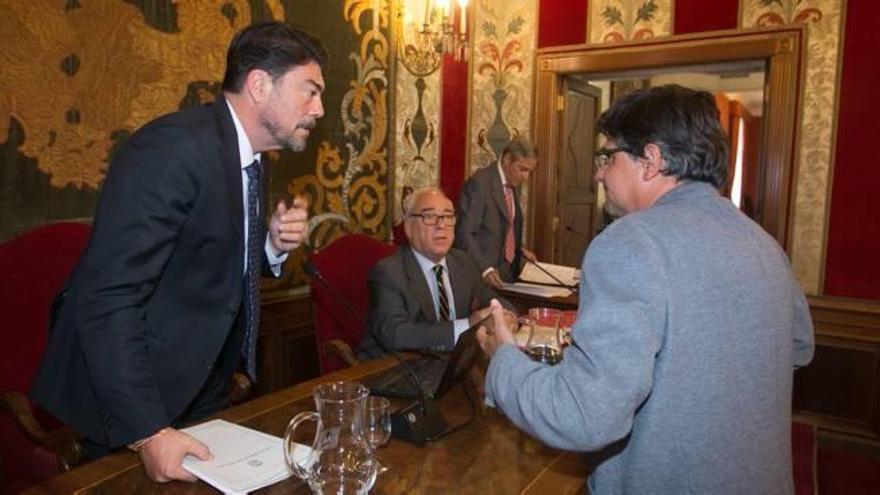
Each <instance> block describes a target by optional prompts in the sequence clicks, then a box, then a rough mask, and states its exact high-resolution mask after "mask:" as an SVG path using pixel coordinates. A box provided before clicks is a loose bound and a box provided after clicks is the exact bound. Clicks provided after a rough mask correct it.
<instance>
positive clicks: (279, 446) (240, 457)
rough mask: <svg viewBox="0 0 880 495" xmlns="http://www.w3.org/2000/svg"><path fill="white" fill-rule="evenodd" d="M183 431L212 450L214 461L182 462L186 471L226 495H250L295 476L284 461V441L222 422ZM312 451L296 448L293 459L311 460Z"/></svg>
mask: <svg viewBox="0 0 880 495" xmlns="http://www.w3.org/2000/svg"><path fill="white" fill-rule="evenodd" d="M182 431H185V432H186V433H188V434H190V435H192V436H193V437H195V438H196V439H197V440H199V441H200V442H202V443H204V444H205V445H207V446H208V448H209V449H211V453H212V454H214V459H213V460H211V461H202V460H199V459H197V458H195V457H193V456H186V457H185V458H184V459H183V468H184V469H186V470H187V471H189V472H191V473H192V474H194V475H196V476H198V477H199V478H200V479H201V480H203V481H204V482H205V483H208V484H209V485H211V486H213V487H214V488H217V489H218V490H220V491H222V492H223V493H233V494H238V493H248V492H251V491H254V490H258V489H260V488H263V487H265V486H269V485H271V484H273V483H277V482H279V481H281V480H283V479H286V478H288V477H289V476H290V475H291V474H292V473H291V471H290V468H288V467H287V463H286V462H285V461H284V449H283V441H282V440H281V439H280V438H278V437H275V436H272V435H268V434H266V433H263V432H261V431H257V430H252V429H250V428H246V427H244V426H240V425H237V424H234V423H230V422H228V421H224V420H222V419H215V420H212V421H208V422H207V423H202V424H200V425H196V426H192V427H190V428H185V429H183V430H182ZM310 451H311V449H310V448H309V447H306V446H305V445H296V447H295V449H294V457H296V458H299V457H300V456H302V457H308V455H309V452H310Z"/></svg>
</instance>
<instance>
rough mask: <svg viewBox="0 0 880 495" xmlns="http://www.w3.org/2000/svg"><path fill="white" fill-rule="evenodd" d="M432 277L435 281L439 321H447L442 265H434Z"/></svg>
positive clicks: (447, 312)
mask: <svg viewBox="0 0 880 495" xmlns="http://www.w3.org/2000/svg"><path fill="white" fill-rule="evenodd" d="M434 277H435V278H436V279H437V301H438V303H439V304H438V306H439V310H440V311H439V313H440V321H449V296H448V295H447V294H446V283H445V282H443V265H434Z"/></svg>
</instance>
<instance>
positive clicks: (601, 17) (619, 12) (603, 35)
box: [587, 0, 675, 43]
mask: <svg viewBox="0 0 880 495" xmlns="http://www.w3.org/2000/svg"><path fill="white" fill-rule="evenodd" d="M673 5H674V3H673V0H590V2H589V4H588V5H587V15H588V16H589V20H588V21H587V24H588V27H587V40H588V42H589V43H619V42H621V41H633V40H643V39H648V38H653V37H655V36H668V35H670V34H672V32H673V29H672V20H673V19H674V18H675V17H674V16H673V10H672V9H673Z"/></svg>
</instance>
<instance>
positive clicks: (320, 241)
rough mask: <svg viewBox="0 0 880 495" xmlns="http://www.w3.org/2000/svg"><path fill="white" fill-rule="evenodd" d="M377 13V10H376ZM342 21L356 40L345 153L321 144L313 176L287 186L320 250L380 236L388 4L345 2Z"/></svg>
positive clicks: (344, 109) (346, 102)
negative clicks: (357, 236)
mask: <svg viewBox="0 0 880 495" xmlns="http://www.w3.org/2000/svg"><path fill="white" fill-rule="evenodd" d="M377 9H378V10H377ZM342 15H343V17H344V19H345V20H346V22H348V23H350V25H351V27H352V30H353V31H354V33H355V34H356V35H357V36H359V45H358V46H357V49H356V51H354V52H352V53H351V54H350V55H349V59H350V60H351V61H352V62H353V63H354V65H355V66H356V76H355V79H353V80H352V81H351V82H350V84H351V86H350V88H349V90H348V91H347V92H346V93H345V96H344V97H343V100H342V106H341V108H340V113H341V117H342V124H343V136H344V142H343V145H342V146H343V147H344V149H340V147H339V146H337V145H336V144H334V143H331V142H328V141H324V142H322V143H321V144H320V147H319V153H318V160H317V163H316V173H315V176H311V175H305V176H301V177H297V178H295V179H293V180H292V181H291V183H290V184H289V185H288V187H287V190H288V192H289V193H290V194H292V195H296V194H303V195H305V196H306V197H308V198H309V202H310V204H311V205H312V211H314V212H316V213H317V214H316V215H314V216H313V217H312V218H311V219H310V220H309V232H310V236H309V241H310V244H311V245H312V246H313V247H321V246H324V245H327V244H328V243H330V242H332V240H333V239H335V238H336V237H338V236H339V235H341V234H343V233H345V232H346V231H362V232H365V233H368V234H372V235H377V236H382V235H383V231H384V219H385V212H386V211H387V204H386V203H387V202H386V189H385V187H386V181H387V176H388V154H387V146H386V139H387V130H388V108H387V101H388V94H387V91H388V90H387V88H388V72H387V71H388V60H389V52H388V50H389V46H388V38H387V36H385V33H384V32H383V31H382V28H383V27H384V28H386V29H387V28H388V11H387V3H384V2H376V1H375V0H346V1H345V3H344V5H343V9H342Z"/></svg>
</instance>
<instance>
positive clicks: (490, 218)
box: [455, 136, 538, 289]
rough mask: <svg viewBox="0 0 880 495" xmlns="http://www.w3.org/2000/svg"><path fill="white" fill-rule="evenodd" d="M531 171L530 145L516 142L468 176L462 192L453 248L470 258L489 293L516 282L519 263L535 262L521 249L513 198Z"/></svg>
mask: <svg viewBox="0 0 880 495" xmlns="http://www.w3.org/2000/svg"><path fill="white" fill-rule="evenodd" d="M537 166H538V157H537V152H536V150H535V145H534V144H532V142H531V141H530V140H529V139H527V138H525V137H523V136H517V137H515V138H513V139H511V140H510V142H509V143H507V146H505V147H504V150H503V151H502V152H501V157H500V158H499V159H498V161H497V162H496V163H494V164H491V165H488V166H485V167H483V168H481V169H479V170H477V171H476V172H474V174H473V175H472V176H471V177H470V178H469V179H468V180H467V182H465V183H464V186H463V188H462V191H461V197H460V198H459V201H458V224H457V225H456V227H455V247H457V248H459V249H461V250H463V251H466V252H468V253H469V254H470V255H471V256H473V258H474V259H475V260H476V261H477V265H479V267H480V271H481V273H482V276H483V279H484V280H485V281H486V283H487V284H489V285H490V286H491V287H494V288H495V289H501V287H502V283H512V282H515V281H516V279H517V277H518V276H519V272H520V270H521V268H522V267H521V262H522V258H523V257H525V258H526V259H528V260H530V261H535V255H534V254H532V252H531V251H529V250H527V249H525V248H524V247H523V245H522V230H523V212H522V208H521V207H520V202H519V195H520V189H521V187H520V186H522V184H523V183H524V182H526V181H527V180H528V179H529V174H531V173H532V172H533V171H534V170H535V167H537Z"/></svg>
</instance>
